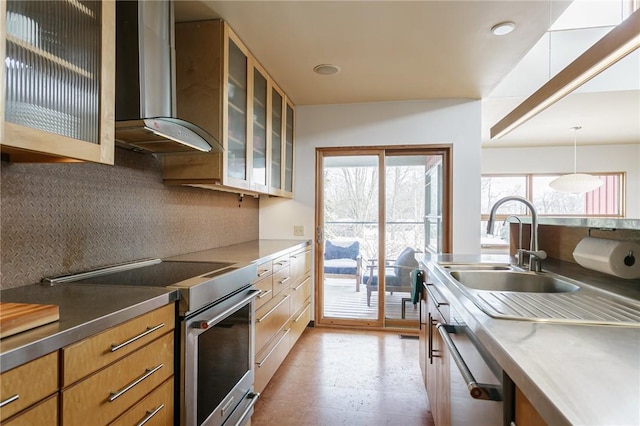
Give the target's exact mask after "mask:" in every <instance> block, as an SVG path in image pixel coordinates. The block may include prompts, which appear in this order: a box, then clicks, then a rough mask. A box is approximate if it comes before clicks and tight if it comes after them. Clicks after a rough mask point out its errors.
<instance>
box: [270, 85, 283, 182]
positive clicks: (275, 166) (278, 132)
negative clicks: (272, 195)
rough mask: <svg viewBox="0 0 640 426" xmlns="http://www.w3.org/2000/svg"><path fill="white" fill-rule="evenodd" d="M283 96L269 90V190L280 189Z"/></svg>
mask: <svg viewBox="0 0 640 426" xmlns="http://www.w3.org/2000/svg"><path fill="white" fill-rule="evenodd" d="M283 102H284V98H283V96H282V95H281V94H280V92H279V91H278V90H277V89H276V88H275V87H272V88H271V182H270V187H271V189H275V190H280V189H282V124H283V121H282V119H283V117H282V110H283V109H282V105H283Z"/></svg>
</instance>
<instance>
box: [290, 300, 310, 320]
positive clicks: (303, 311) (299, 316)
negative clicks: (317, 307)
mask: <svg viewBox="0 0 640 426" xmlns="http://www.w3.org/2000/svg"><path fill="white" fill-rule="evenodd" d="M309 308H311V304H309V305H307V307H306V308H304V309H303V310H302V312H300V315H298V318H296V319H294V320H293V322H298V321H300V318H302V316H303V315H304V314H305V312H307V311H308V310H309Z"/></svg>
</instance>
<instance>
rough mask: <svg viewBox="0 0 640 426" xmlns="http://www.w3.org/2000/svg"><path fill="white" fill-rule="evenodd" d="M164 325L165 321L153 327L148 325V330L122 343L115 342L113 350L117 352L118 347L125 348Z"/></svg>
mask: <svg viewBox="0 0 640 426" xmlns="http://www.w3.org/2000/svg"><path fill="white" fill-rule="evenodd" d="M162 327H164V323H163V322H161V323H160V324H158V325H154V326H153V327H147V330H146V331H143V332H142V333H140V334H138V335H137V336H135V337H132V338H131V339H129V340H127V341H126V342H122V343H113V344H112V345H111V352H115V351H117V350H118V349H122V348H124V347H125V346H127V345H129V344H131V343H133V342H135V341H136V340H138V339H142V338H143V337H144V336H146V335H148V334H151V333H153V332H154V331H156V330H159V329H161V328H162Z"/></svg>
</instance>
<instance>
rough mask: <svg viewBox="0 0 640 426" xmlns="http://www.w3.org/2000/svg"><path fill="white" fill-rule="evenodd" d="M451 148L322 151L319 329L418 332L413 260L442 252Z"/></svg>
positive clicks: (319, 173) (319, 171)
mask: <svg viewBox="0 0 640 426" xmlns="http://www.w3.org/2000/svg"><path fill="white" fill-rule="evenodd" d="M448 153H449V151H448V148H435V147H434V148H427V147H424V148H412V149H410V150H407V149H381V148H358V149H357V150H356V149H326V150H322V149H321V150H318V155H317V158H318V163H317V182H318V185H317V188H318V192H317V194H316V198H317V207H318V208H317V216H316V223H317V238H316V239H317V241H316V256H317V262H316V263H317V265H318V268H317V272H318V275H317V279H316V283H318V285H317V286H316V288H317V294H316V296H317V297H316V300H317V305H316V307H317V313H318V314H317V321H318V322H319V323H320V324H322V323H324V324H337V325H350V326H363V327H378V328H380V327H393V328H416V329H417V328H418V326H419V312H418V304H414V303H413V302H414V300H412V277H413V275H412V274H414V273H415V272H414V271H415V270H416V269H418V261H417V259H420V258H423V257H424V256H425V255H428V253H438V252H441V251H442V249H443V247H444V245H445V244H448V241H445V240H446V238H445V235H449V234H450V233H445V232H443V230H444V228H443V225H444V226H448V221H447V220H446V218H445V217H444V216H443V210H442V205H443V202H442V201H443V197H444V196H445V194H444V188H445V185H444V180H443V170H444V169H445V167H444V166H445V164H447V163H446V162H447V161H448Z"/></svg>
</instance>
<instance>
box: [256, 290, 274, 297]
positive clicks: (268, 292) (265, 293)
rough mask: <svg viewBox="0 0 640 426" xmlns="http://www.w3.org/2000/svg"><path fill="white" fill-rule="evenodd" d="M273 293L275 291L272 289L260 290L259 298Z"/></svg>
mask: <svg viewBox="0 0 640 426" xmlns="http://www.w3.org/2000/svg"><path fill="white" fill-rule="evenodd" d="M271 293H273V291H272V290H267V291H260V294H259V295H258V299H262V298H263V297H267V296H268V295H270V294H271Z"/></svg>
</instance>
